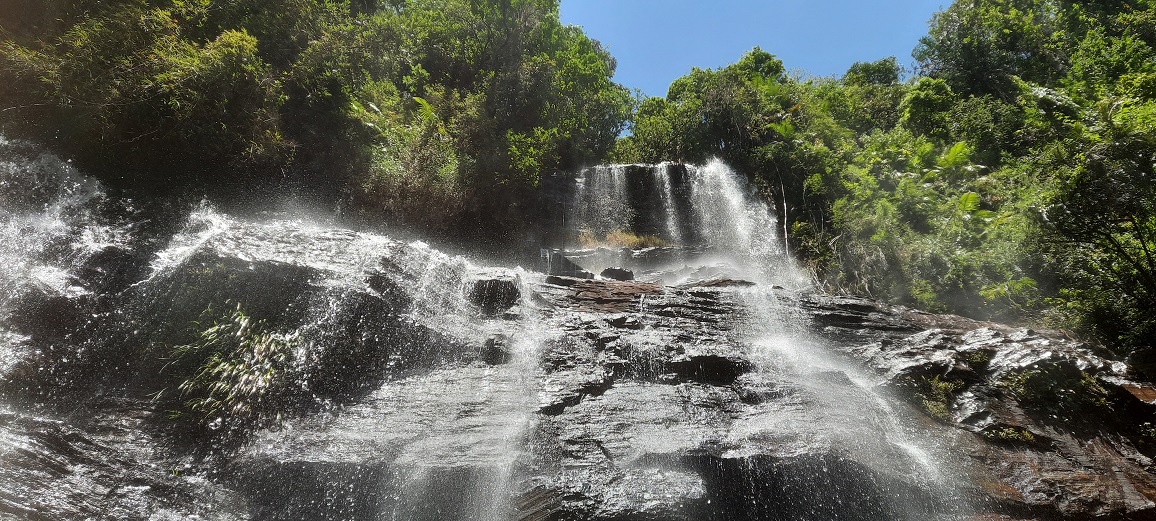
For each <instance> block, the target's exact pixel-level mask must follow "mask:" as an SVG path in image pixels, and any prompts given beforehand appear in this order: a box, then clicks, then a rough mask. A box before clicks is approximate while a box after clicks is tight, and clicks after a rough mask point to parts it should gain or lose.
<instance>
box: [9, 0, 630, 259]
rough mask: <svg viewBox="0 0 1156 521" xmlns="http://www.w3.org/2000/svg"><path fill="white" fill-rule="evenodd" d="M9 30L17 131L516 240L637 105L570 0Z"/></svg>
mask: <svg viewBox="0 0 1156 521" xmlns="http://www.w3.org/2000/svg"><path fill="white" fill-rule="evenodd" d="M0 37H2V39H3V41H2V42H0V110H3V114H4V118H3V121H4V123H3V127H4V128H3V130H4V131H5V132H7V133H9V135H17V136H27V137H33V138H36V139H38V140H39V141H41V142H45V143H48V144H50V145H52V146H53V147H55V148H57V149H58V150H60V151H62V152H64V153H65V154H66V155H67V156H69V157H74V158H76V159H77V160H78V162H79V163H80V164H81V166H83V167H84V168H85V169H86V170H88V171H92V172H96V173H98V175H100V176H101V177H103V178H105V179H108V180H111V181H119V184H122V185H130V186H140V185H150V186H167V185H169V184H172V183H189V184H194V185H199V186H209V187H213V188H218V189H219V190H221V191H222V192H225V193H228V192H235V191H238V190H241V189H251V188H252V187H253V186H261V187H264V188H266V189H271V188H272V187H273V186H274V185H284V184H288V185H293V186H299V187H302V188H303V189H304V190H305V191H306V193H312V192H329V193H330V196H334V197H338V198H340V200H341V201H343V204H344V205H345V207H346V208H347V209H348V213H349V214H352V215H354V216H357V217H360V218H364V219H367V220H371V219H380V218H386V219H389V220H391V221H393V222H407V223H410V224H413V225H417V226H421V227H423V228H424V229H426V230H427V231H432V232H448V231H451V230H453V231H455V232H456V233H459V234H460V235H462V236H469V235H470V234H471V233H481V232H484V235H486V236H497V238H503V234H513V235H516V234H517V233H518V232H519V231H520V230H521V229H522V226H523V225H522V224H521V220H522V219H523V218H525V217H526V216H527V215H532V213H533V212H534V211H536V207H535V206H534V205H533V204H532V203H531V202H530V201H533V200H534V197H533V190H534V188H535V186H536V184H537V181H538V177H539V176H540V175H543V173H551V172H554V171H557V170H565V169H572V168H576V167H578V166H580V165H583V164H588V163H593V162H597V161H598V160H600V159H601V158H602V156H604V155H605V153H606V151H608V150H609V149H610V147H612V146H613V145H614V142H615V139H616V138H617V136H618V135H619V133H620V132H621V131H622V129H623V128H624V125H625V122H626V120H627V119H628V117H629V115H630V111H631V108H632V104H633V98H632V96H631V95H630V93H629V91H628V90H627V89H625V88H624V87H622V86H620V85H617V84H615V83H613V82H612V81H611V80H610V77H611V75H612V74H613V71H614V68H615V62H614V60H613V58H612V57H611V56H610V55H609V54H608V53H607V52H606V51H605V50H604V49H602V47H601V46H600V45H599V44H598V42H597V41H595V40H592V39H590V38H588V37H587V36H586V35H584V34H583V33H582V31H581V30H580V29H579V28H577V27H572V26H564V25H562V24H561V23H560V22H559V19H558V1H557V0H484V1H475V0H275V1H259V0H113V1H93V0H48V1H36V2H32V1H26V0H17V1H15V2H10V3H9V4H8V5H7V6H5V7H0ZM506 238H507V239H509V238H508V237H506ZM519 238H520V236H519Z"/></svg>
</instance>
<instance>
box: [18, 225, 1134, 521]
mask: <svg viewBox="0 0 1156 521" xmlns="http://www.w3.org/2000/svg"><path fill="white" fill-rule="evenodd" d="M198 233H201V232H198ZM190 244H191V245H190V247H189V248H187V249H181V250H179V253H180V254H181V255H172V256H170V257H168V258H167V261H166V263H165V265H164V266H162V267H160V268H158V269H156V270H155V271H149V272H148V273H143V274H140V275H139V276H136V277H137V278H138V279H140V280H136V281H135V283H133V284H125V283H123V282H117V283H116V285H117V286H118V287H120V288H121V290H118V291H119V292H118V294H117V296H116V298H117V300H116V302H117V303H118V305H121V306H119V307H117V313H109V314H103V315H100V316H98V317H96V318H95V319H94V320H93V321H91V322H93V324H91V325H90V324H89V322H90V321H89V320H88V319H87V318H86V317H87V316H88V315H89V313H88V310H90V309H97V310H100V309H102V308H100V307H99V306H97V307H85V306H89V304H86V303H84V302H85V301H84V300H83V299H68V298H64V299H61V298H59V297H60V296H59V295H58V294H56V293H52V292H40V293H37V292H34V291H28V292H27V293H26V295H25V296H24V297H22V300H20V301H19V302H17V305H16V306H15V308H16V309H17V310H18V311H20V312H19V313H13V314H12V315H11V316H10V323H11V324H15V325H20V330H19V331H22V332H25V333H24V334H26V335H31V336H27V337H25V336H20V337H19V338H17V336H12V335H10V336H7V337H3V338H0V342H4V343H3V344H0V349H5V350H6V349H16V350H25V351H29V352H32V351H37V350H38V349H39V347H38V346H42V345H47V344H48V343H50V342H49V340H51V341H52V342H56V343H58V344H59V345H60V346H62V347H61V349H60V350H58V351H43V350H40V351H41V352H42V353H46V354H42V355H40V358H39V360H40V362H37V363H38V364H43V367H46V368H49V369H46V370H51V368H52V367H82V368H87V370H88V371H90V373H88V374H90V375H91V376H92V378H91V379H90V380H85V381H87V382H98V383H100V385H94V386H91V387H84V389H85V390H91V389H104V392H105V393H108V394H110V395H118V396H122V397H123V398H124V400H123V402H121V404H120V405H108V404H107V403H105V402H94V403H90V404H87V405H84V406H82V407H81V409H80V410H81V411H83V412H81V413H77V414H75V415H71V416H70V415H68V414H63V413H52V414H48V413H45V414H43V415H31V414H26V413H20V412H3V413H0V456H2V457H3V459H2V460H0V461H2V462H0V517H4V516H5V515H7V516H12V517H15V518H17V519H84V518H116V519H186V518H191V517H192V516H194V515H199V516H202V518H206V519H260V520H280V519H285V520H289V519H319V520H347V519H350V520H362V519H364V520H378V519H420V520H424V519H429V520H435V519H436V520H443V519H520V520H579V519H581V520H590V519H592V520H625V519H630V520H678V519H685V520H762V519H792V520H813V521H827V520H832V519H841V520H851V521H860V520H861V521H868V520H871V521H874V520H879V519H888V520H906V521H915V520H920V521H922V520H925V519H936V520H940V519H944V520H956V519H1021V520H1027V519H1049V520H1051V519H1059V520H1077V519H1079V520H1082V519H1096V518H1098V519H1111V520H1116V519H1119V520H1133V519H1135V520H1142V519H1156V506H1154V505H1156V502H1154V501H1156V480H1154V479H1153V474H1152V473H1151V472H1150V469H1151V468H1153V465H1154V464H1156V462H1154V461H1153V459H1152V458H1153V457H1156V428H1154V427H1153V425H1156V418H1154V411H1156V388H1154V387H1152V386H1150V385H1149V384H1147V383H1145V382H1142V381H1139V380H1137V379H1135V378H1134V377H1133V376H1132V375H1131V374H1130V373H1129V371H1128V367H1127V366H1126V365H1125V364H1123V363H1121V362H1119V361H1115V360H1110V359H1108V358H1105V357H1104V356H1103V355H1101V354H1097V352H1096V350H1095V349H1094V348H1093V347H1091V346H1087V345H1083V344H1080V343H1078V342H1074V341H1072V340H1068V339H1065V338H1063V337H1062V336H1059V335H1056V334H1052V333H1048V332H1036V331H1030V330H1023V329H1015V328H1009V327H1005V326H1000V325H997V324H989V323H983V322H977V321H973V320H968V319H964V318H961V317H951V316H942V315H933V314H928V313H922V312H919V311H915V310H910V309H906V308H902V307H891V306H886V305H883V304H881V303H878V302H874V301H870V300H867V299H860V298H854V297H835V296H826V295H819V294H810V293H795V292H790V291H786V290H783V289H781V288H761V287H758V286H756V285H754V284H752V283H750V282H747V281H743V280H741V279H738V278H735V276H734V275H733V274H728V273H727V272H725V270H715V269H702V270H698V271H696V272H695V273H692V274H680V275H677V278H678V279H679V280H682V281H683V282H680V283H679V284H681V285H678V286H670V285H664V284H662V283H660V282H646V281H634V280H628V281H619V280H612V279H603V280H592V279H587V278H578V277H565V276H540V275H534V274H526V273H524V272H520V271H519V272H512V271H507V270H489V269H481V268H477V267H475V266H472V265H470V264H469V263H467V262H465V261H464V260H462V259H460V258H453V257H450V256H446V255H444V254H440V253H439V252H436V251H434V250H432V249H430V248H428V247H427V246H424V245H422V244H420V243H412V244H402V243H398V242H395V241H391V240H387V239H384V238H380V237H374V236H366V235H361V234H356V233H353V232H346V231H340V230H316V229H311V228H305V227H302V226H297V225H292V224H286V223H280V224H274V223H269V224H245V223H231V224H229V225H228V226H224V227H223V228H221V229H218V230H215V231H213V233H211V234H210V233H207V232H204V234H203V237H200V238H199V239H198V240H197V241H192V242H191V243H190ZM110 255H112V254H110ZM162 260H163V259H162ZM109 262H110V263H112V264H115V262H113V261H109ZM134 262H135V263H136V264H137V265H138V266H139V264H140V262H139V261H134ZM100 264H101V265H102V266H104V264H105V263H104V262H103V261H102V262H101V263H100ZM102 269H104V268H102ZM109 269H110V270H111V271H109V273H111V272H115V271H116V270H115V269H113V267H112V266H109ZM138 271H139V270H138ZM102 273H103V272H102ZM126 273H127V272H126ZM688 275H693V276H690V277H689V279H688V277H687V276H688ZM93 277H96V279H93V280H97V279H99V277H97V275H93ZM126 277H127V275H126ZM518 277H524V279H519V278H518ZM673 277H674V276H673V275H672V278H673ZM130 278H131V277H130ZM118 280H119V279H118ZM651 280H653V281H661V280H665V279H664V278H663V277H657V278H652V279H651ZM686 280H693V281H692V282H689V283H687V282H685V281H686ZM78 303H80V304H78ZM223 303H233V305H236V304H240V305H241V306H242V307H244V308H245V309H246V310H247V311H248V312H249V313H250V314H251V315H252V316H253V319H254V320H265V324H266V325H267V327H269V328H271V329H274V330H276V331H278V332H286V333H292V334H294V335H296V336H295V338H298V339H300V343H299V344H295V350H294V353H293V356H294V357H295V358H293V362H294V363H293V364H290V367H292V370H291V371H292V372H291V375H292V382H291V383H292V384H293V385H292V386H286V388H287V389H291V393H290V394H291V396H290V397H291V398H293V400H288V401H281V402H277V403H279V404H282V406H283V407H284V408H283V409H282V410H278V411H274V412H278V413H283V417H282V418H280V421H279V422H276V423H275V424H273V425H270V426H267V427H264V428H257V429H254V430H253V431H251V432H249V437H248V438H245V439H242V440H240V443H239V444H237V445H228V446H224V445H222V446H215V445H201V446H196V444H193V445H194V446H188V445H186V444H184V443H183V441H185V440H184V438H185V436H186V434H187V433H182V432H176V433H173V432H171V431H169V430H166V427H165V426H166V425H168V426H169V428H171V425H172V424H168V423H166V422H165V420H164V419H163V418H162V417H160V416H159V413H160V412H163V410H164V406H163V405H158V404H156V403H153V402H150V401H148V396H149V393H151V392H153V391H156V390H158V389H165V388H167V389H170V390H171V389H172V388H173V387H174V386H175V385H177V384H178V383H179V382H174V381H172V380H173V376H174V375H173V373H171V372H167V371H171V367H172V365H171V364H170V363H169V362H170V360H169V359H167V358H165V356H166V353H171V351H168V350H166V348H170V349H171V347H172V346H174V345H180V344H181V343H187V342H189V341H190V339H195V338H196V337H197V335H198V334H199V333H200V331H201V330H203V325H201V324H198V322H197V321H198V320H202V318H201V317H203V315H204V311H205V310H206V309H207V308H209V307H212V306H220V305H221V304H223ZM37 310H42V311H43V313H49V312H52V313H59V314H60V316H61V317H72V318H71V319H69V321H67V323H57V324H52V323H44V322H43V321H38V320H37V319H36V317H37V316H40V315H43V313H42V312H41V311H37ZM760 312H762V314H760ZM82 315H83V317H82ZM82 318H84V320H82ZM82 322H83V324H81V323H82ZM776 331H779V332H780V333H781V332H787V333H790V334H787V333H782V334H779V333H776ZM800 332H801V333H800ZM796 333H798V334H796ZM33 337H35V338H33ZM85 339H87V340H92V342H88V343H81V344H80V346H81V347H83V348H84V349H83V350H75V351H70V350H71V349H72V348H74V347H76V345H75V344H73V343H72V342H77V341H81V342H83V341H85ZM820 339H821V342H820ZM97 340H99V341H97ZM820 344H821V345H820ZM829 350H834V351H835V353H836V354H837V355H838V357H839V358H840V359H839V361H838V363H827V362H828V361H827V360H824V361H823V362H822V363H819V362H816V361H815V360H811V359H808V358H807V356H808V355H809V354H811V355H813V354H815V353H820V352H822V353H826V352H827V351H829ZM65 352H80V353H81V354H83V356H80V357H77V358H76V360H79V362H69V363H70V364H73V365H68V364H65V363H63V362H61V363H58V364H56V365H55V366H53V365H52V363H51V362H52V359H53V358H54V357H57V358H63V355H62V354H61V353H65ZM3 354H4V353H3V352H0V355H3ZM2 358H4V357H3V356H0V362H5V360H3V359H2ZM15 365H16V367H15V368H11V367H9V368H3V369H4V371H3V374H6V375H9V376H10V377H12V378H16V379H21V378H28V379H31V378H35V375H29V374H28V372H29V371H38V370H39V369H38V368H39V367H41V366H38V365H33V364H22V363H20V362H17V363H16V364H15ZM98 375H104V378H103V379H101V377H100V376H98ZM119 378H127V380H118V379H119ZM126 381H131V382H132V384H133V385H135V386H136V387H132V386H127V385H126V386H124V387H113V386H112V383H113V382H116V383H124V382H126ZM146 391H147V392H146ZM287 392H289V391H287ZM892 398H894V399H892ZM881 402H885V403H882V404H881ZM905 402H906V403H905ZM285 404H290V405H285ZM89 413H95V414H92V415H91V418H85V416H86V415H89ZM903 433H907V434H903ZM905 436H906V437H905ZM929 439H930V440H937V441H939V443H938V444H935V445H938V446H939V447H938V450H940V452H943V453H945V454H946V455H947V456H948V458H947V459H944V460H940V459H933V458H932V457H931V456H929V455H928V454H927V452H926V451H924V450H923V449H922V448H921V447H923V446H922V445H919V444H918V443H917V442H919V441H926V440H929ZM917 445H918V446H917ZM206 453H207V454H209V455H210V459H208V460H201V459H199V458H200V457H201V456H202V455H204V454H206ZM936 456H937V457H939V456H943V454H938V453H937V454H936ZM939 461H948V462H949V463H950V465H945V467H951V468H952V469H955V468H958V469H960V472H961V473H962V474H964V475H963V478H964V479H960V480H957V481H953V480H952V479H948V478H943V479H942V480H935V479H930V478H929V477H934V475H935V473H934V472H933V470H935V465H936V464H938V463H937V462H939ZM174 469H176V471H177V472H176V474H175V475H174V473H173V472H172V471H173V470H174ZM208 469H211V470H212V471H213V472H211V473H208V472H206V470H208ZM945 474H947V472H945ZM150 516H151V517H150ZM967 516H970V517H967Z"/></svg>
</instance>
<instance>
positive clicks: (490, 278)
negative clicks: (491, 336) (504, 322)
mask: <svg viewBox="0 0 1156 521" xmlns="http://www.w3.org/2000/svg"><path fill="white" fill-rule="evenodd" d="M468 284H469V286H470V289H469V293H468V294H467V298H468V299H469V300H470V302H471V303H473V304H474V305H475V306H478V308H479V309H480V310H481V311H482V313H483V314H485V315H491V316H492V315H496V314H498V313H501V312H503V311H506V310H507V309H510V308H512V307H514V305H515V304H517V303H518V299H520V298H521V296H522V293H521V289H520V287H519V286H520V284H519V282H518V277H517V275H515V274H513V273H510V272H504V271H502V272H493V273H486V274H482V275H480V276H478V278H476V279H475V280H473V281H471V282H469V283H468Z"/></svg>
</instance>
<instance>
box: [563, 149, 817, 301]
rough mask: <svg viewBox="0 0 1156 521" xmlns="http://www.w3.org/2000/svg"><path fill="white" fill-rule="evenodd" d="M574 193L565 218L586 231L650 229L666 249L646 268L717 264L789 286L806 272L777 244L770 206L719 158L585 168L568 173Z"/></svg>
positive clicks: (800, 282)
mask: <svg viewBox="0 0 1156 521" xmlns="http://www.w3.org/2000/svg"><path fill="white" fill-rule="evenodd" d="M574 193H575V195H574V196H573V201H574V202H573V210H572V212H571V213H572V215H573V218H572V219H571V222H573V223H574V224H573V225H574V226H575V227H576V228H578V229H579V230H580V231H582V232H584V233H586V234H587V235H586V236H587V237H594V238H596V239H597V238H602V237H605V236H606V234H607V233H609V232H613V231H620V232H630V233H631V234H633V235H636V236H657V237H658V238H659V239H661V240H662V241H665V242H666V243H668V244H669V245H670V246H671V247H672V248H673V251H671V252H669V253H670V255H667V256H665V257H664V258H663V261H664V262H665V265H662V264H663V262H659V263H654V262H651V263H650V264H651V265H648V266H646V267H647V268H648V269H653V270H656V271H661V270H662V269H663V268H667V269H669V268H672V267H681V266H687V265H693V264H699V265H716V266H722V265H725V266H726V270H724V271H729V272H730V273H732V274H733V275H735V276H738V277H742V278H746V279H749V280H753V281H757V282H767V283H769V284H775V285H780V286H784V287H793V288H801V287H806V286H808V285H809V278H808V277H807V276H806V274H805V273H803V272H802V270H800V269H799V268H798V267H797V266H795V265H794V263H793V261H792V260H791V259H790V258H789V257H788V256H787V255H786V254H785V253H784V251H783V247H782V245H783V238H782V236H781V234H780V231H779V230H780V228H779V227H778V226H777V225H776V219H777V216H776V214H775V212H774V210H772V209H771V207H770V206H768V205H767V203H766V201H765V200H764V199H763V198H762V197H761V196H760V195H759V194H758V193H757V192H756V191H755V190H754V188H753V187H752V186H750V184H749V183H748V181H747V180H746V179H745V177H744V176H743V175H742V174H740V173H739V172H736V171H734V169H732V168H730V167H729V166H727V165H726V164H725V163H723V162H722V161H721V160H719V159H713V160H711V161H709V162H708V163H706V164H705V165H682V164H676V163H661V164H657V165H640V164H635V165H609V166H598V167H593V168H588V169H586V170H584V171H583V172H582V173H581V175H580V176H579V177H578V179H577V180H576V182H575V185H574ZM608 245H609V246H618V245H614V244H608ZM623 263H625V264H629V263H630V260H628V259H622V258H620V257H619V256H617V255H613V256H611V257H610V258H606V257H605V256H601V257H598V256H596V257H595V258H593V259H591V260H590V265H589V266H584V267H586V268H588V269H590V270H591V271H593V272H598V271H601V269H602V268H605V267H607V266H610V265H613V264H623ZM656 264H657V265H656ZM716 272H718V271H717V270H716ZM658 279H660V280H663V281H664V282H675V283H677V282H685V279H680V278H670V277H658Z"/></svg>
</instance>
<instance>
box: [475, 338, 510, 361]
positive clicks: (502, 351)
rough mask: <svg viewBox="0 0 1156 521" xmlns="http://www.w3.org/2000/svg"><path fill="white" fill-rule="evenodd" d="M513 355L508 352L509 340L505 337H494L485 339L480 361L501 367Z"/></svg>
mask: <svg viewBox="0 0 1156 521" xmlns="http://www.w3.org/2000/svg"><path fill="white" fill-rule="evenodd" d="M513 357H514V353H513V352H512V351H510V345H509V339H508V338H506V337H505V335H495V336H492V337H490V338H487V339H486V343H485V345H483V346H482V353H481V360H482V362H485V363H487V364H490V365H502V364H506V363H509V362H510V359H512V358H513Z"/></svg>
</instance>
